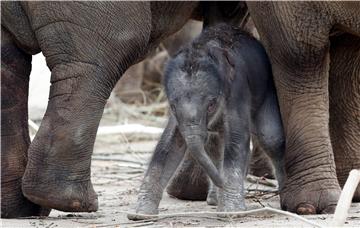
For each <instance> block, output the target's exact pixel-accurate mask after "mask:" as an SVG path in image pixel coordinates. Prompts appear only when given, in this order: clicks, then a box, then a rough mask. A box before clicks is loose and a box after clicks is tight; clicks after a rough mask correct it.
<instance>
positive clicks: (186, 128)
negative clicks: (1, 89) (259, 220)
mask: <svg viewBox="0 0 360 228" xmlns="http://www.w3.org/2000/svg"><path fill="white" fill-rule="evenodd" d="M164 84H165V90H166V93H167V96H168V99H169V103H170V107H171V116H170V118H169V122H168V125H167V127H166V129H165V131H164V133H163V134H162V136H161V139H160V141H159V143H158V145H157V147H156V149H155V152H154V155H153V157H152V159H151V162H150V164H149V168H148V170H147V172H146V174H145V177H144V180H143V183H142V185H141V187H140V192H139V197H138V202H137V208H136V212H137V213H138V214H157V213H158V205H159V203H160V200H161V197H162V194H163V191H164V189H165V187H166V185H167V183H168V181H169V179H170V178H171V177H172V175H173V174H174V172H175V170H176V169H177V167H178V166H179V164H180V162H181V160H182V159H183V157H184V154H189V155H190V156H192V157H193V158H195V160H196V161H197V162H198V163H199V164H200V165H201V166H202V167H203V169H204V170H205V171H206V172H207V174H208V176H209V177H210V179H211V180H212V183H214V184H215V185H216V186H217V187H218V188H219V189H218V193H217V190H216V188H215V187H214V186H211V188H210V191H209V195H208V203H209V204H218V211H238V210H244V209H245V201H244V185H243V179H244V176H245V174H246V171H247V166H248V161H249V152H250V148H249V143H250V137H251V133H252V134H253V136H254V137H256V138H257V140H258V142H259V144H260V145H261V146H262V147H263V148H264V149H266V151H269V154H268V155H269V156H270V157H271V158H272V160H273V162H274V164H275V167H276V174H277V178H278V180H279V184H280V188H281V187H282V183H283V179H284V171H283V159H282V158H283V152H284V145H285V141H284V135H283V129H282V123H281V116H280V111H279V107H278V103H277V97H276V90H275V87H274V84H273V81H272V73H271V66H270V62H269V60H268V58H267V55H266V53H265V50H264V49H263V47H262V46H261V44H260V43H259V42H258V41H256V39H254V38H252V37H251V36H250V35H248V34H246V33H244V32H243V31H241V30H240V29H237V28H235V27H232V26H228V25H222V24H221V25H217V26H209V27H208V28H206V29H205V30H204V31H203V32H202V34H201V35H200V36H199V37H198V38H197V39H195V40H194V41H193V42H192V43H191V44H190V45H188V46H186V47H185V48H183V49H182V50H181V51H180V52H179V53H178V54H177V55H176V56H175V58H174V59H172V60H171V61H170V62H169V63H168V66H167V69H166V71H165V83H164ZM213 137H218V143H217V144H215V143H213V140H214V139H213ZM215 142H216V141H215ZM205 148H208V151H206V149H205ZM208 155H210V157H209V156H208ZM211 158H212V159H211ZM218 171H221V176H219V175H218V174H217V173H218ZM216 196H217V197H216ZM129 218H130V219H141V218H146V216H141V215H135V216H134V215H131V216H129Z"/></svg>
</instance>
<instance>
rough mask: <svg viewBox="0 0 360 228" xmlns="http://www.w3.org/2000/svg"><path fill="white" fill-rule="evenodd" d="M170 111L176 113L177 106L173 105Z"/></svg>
mask: <svg viewBox="0 0 360 228" xmlns="http://www.w3.org/2000/svg"><path fill="white" fill-rule="evenodd" d="M170 109H171V110H172V112H173V113H175V112H176V108H175V105H173V104H172V105H170Z"/></svg>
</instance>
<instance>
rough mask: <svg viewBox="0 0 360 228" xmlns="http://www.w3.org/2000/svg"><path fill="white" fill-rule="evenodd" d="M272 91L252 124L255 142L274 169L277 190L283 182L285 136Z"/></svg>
mask: <svg viewBox="0 0 360 228" xmlns="http://www.w3.org/2000/svg"><path fill="white" fill-rule="evenodd" d="M272 90H273V92H270V93H269V94H268V95H267V96H266V98H265V101H264V103H263V105H262V106H261V107H260V108H259V110H258V111H257V113H256V114H255V117H254V118H253V122H254V126H255V135H256V142H257V143H258V144H259V145H260V146H261V148H262V149H263V151H265V152H266V154H267V155H268V156H269V157H270V159H271V161H272V163H273V165H274V168H275V176H276V179H277V180H278V183H279V189H282V187H283V185H284V180H285V167H284V150H285V136H284V132H283V127H282V122H281V115H280V111H279V106H278V103H277V97H276V94H275V88H273V89H272Z"/></svg>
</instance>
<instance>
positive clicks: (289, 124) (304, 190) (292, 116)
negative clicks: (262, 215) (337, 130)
mask: <svg viewBox="0 0 360 228" xmlns="http://www.w3.org/2000/svg"><path fill="white" fill-rule="evenodd" d="M248 6H249V9H250V14H251V15H252V17H253V19H254V22H255V25H256V27H257V29H258V31H259V34H260V37H261V39H262V40H263V43H264V45H265V47H266V50H267V52H268V54H269V56H270V59H271V63H272V68H273V73H274V79H275V84H276V87H277V93H278V99H279V105H280V110H281V116H282V120H283V126H284V133H285V138H286V146H285V169H286V174H287V178H286V180H285V185H284V188H283V190H282V191H281V192H280V199H281V206H282V208H283V209H285V210H289V211H294V212H297V213H299V214H314V213H329V212H333V210H334V207H335V205H336V203H337V200H338V198H339V194H340V186H339V183H338V181H337V177H336V169H335V162H334V155H333V151H332V146H331V143H330V135H329V98H328V72H329V55H328V52H329V40H328V37H329V32H330V29H331V27H332V26H331V24H327V22H328V21H330V20H326V18H325V19H323V20H318V19H317V18H316V17H317V15H319V13H318V11H317V10H321V8H317V7H314V6H316V4H315V5H314V4H303V3H300V2H298V3H294V4H289V3H278V2H267V3H265V4H263V5H260V4H259V3H248ZM299 8H301V9H302V10H301V12H299V11H298V10H297V9H299ZM257 12H258V13H257ZM303 12H306V14H303ZM325 15H326V14H325ZM325 15H324V17H325ZM298 21H301V22H304V23H305V24H303V23H298Z"/></svg>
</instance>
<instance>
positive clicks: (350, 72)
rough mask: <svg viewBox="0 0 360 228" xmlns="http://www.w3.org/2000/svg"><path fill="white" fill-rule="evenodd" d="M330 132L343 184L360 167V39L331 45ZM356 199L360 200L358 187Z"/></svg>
mask: <svg viewBox="0 0 360 228" xmlns="http://www.w3.org/2000/svg"><path fill="white" fill-rule="evenodd" d="M330 59H331V65H330V79H329V93H330V135H331V143H332V145H333V150H334V156H335V163H336V173H337V177H338V180H339V183H340V185H341V186H343V185H344V184H345V181H346V179H347V177H348V175H349V172H350V170H352V169H360V65H359V62H360V38H359V37H356V36H352V35H350V34H347V35H341V36H337V37H333V38H332V39H331V48H330ZM353 200H354V201H357V202H358V201H360V186H358V188H357V190H356V192H355V195H354V198H353Z"/></svg>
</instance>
